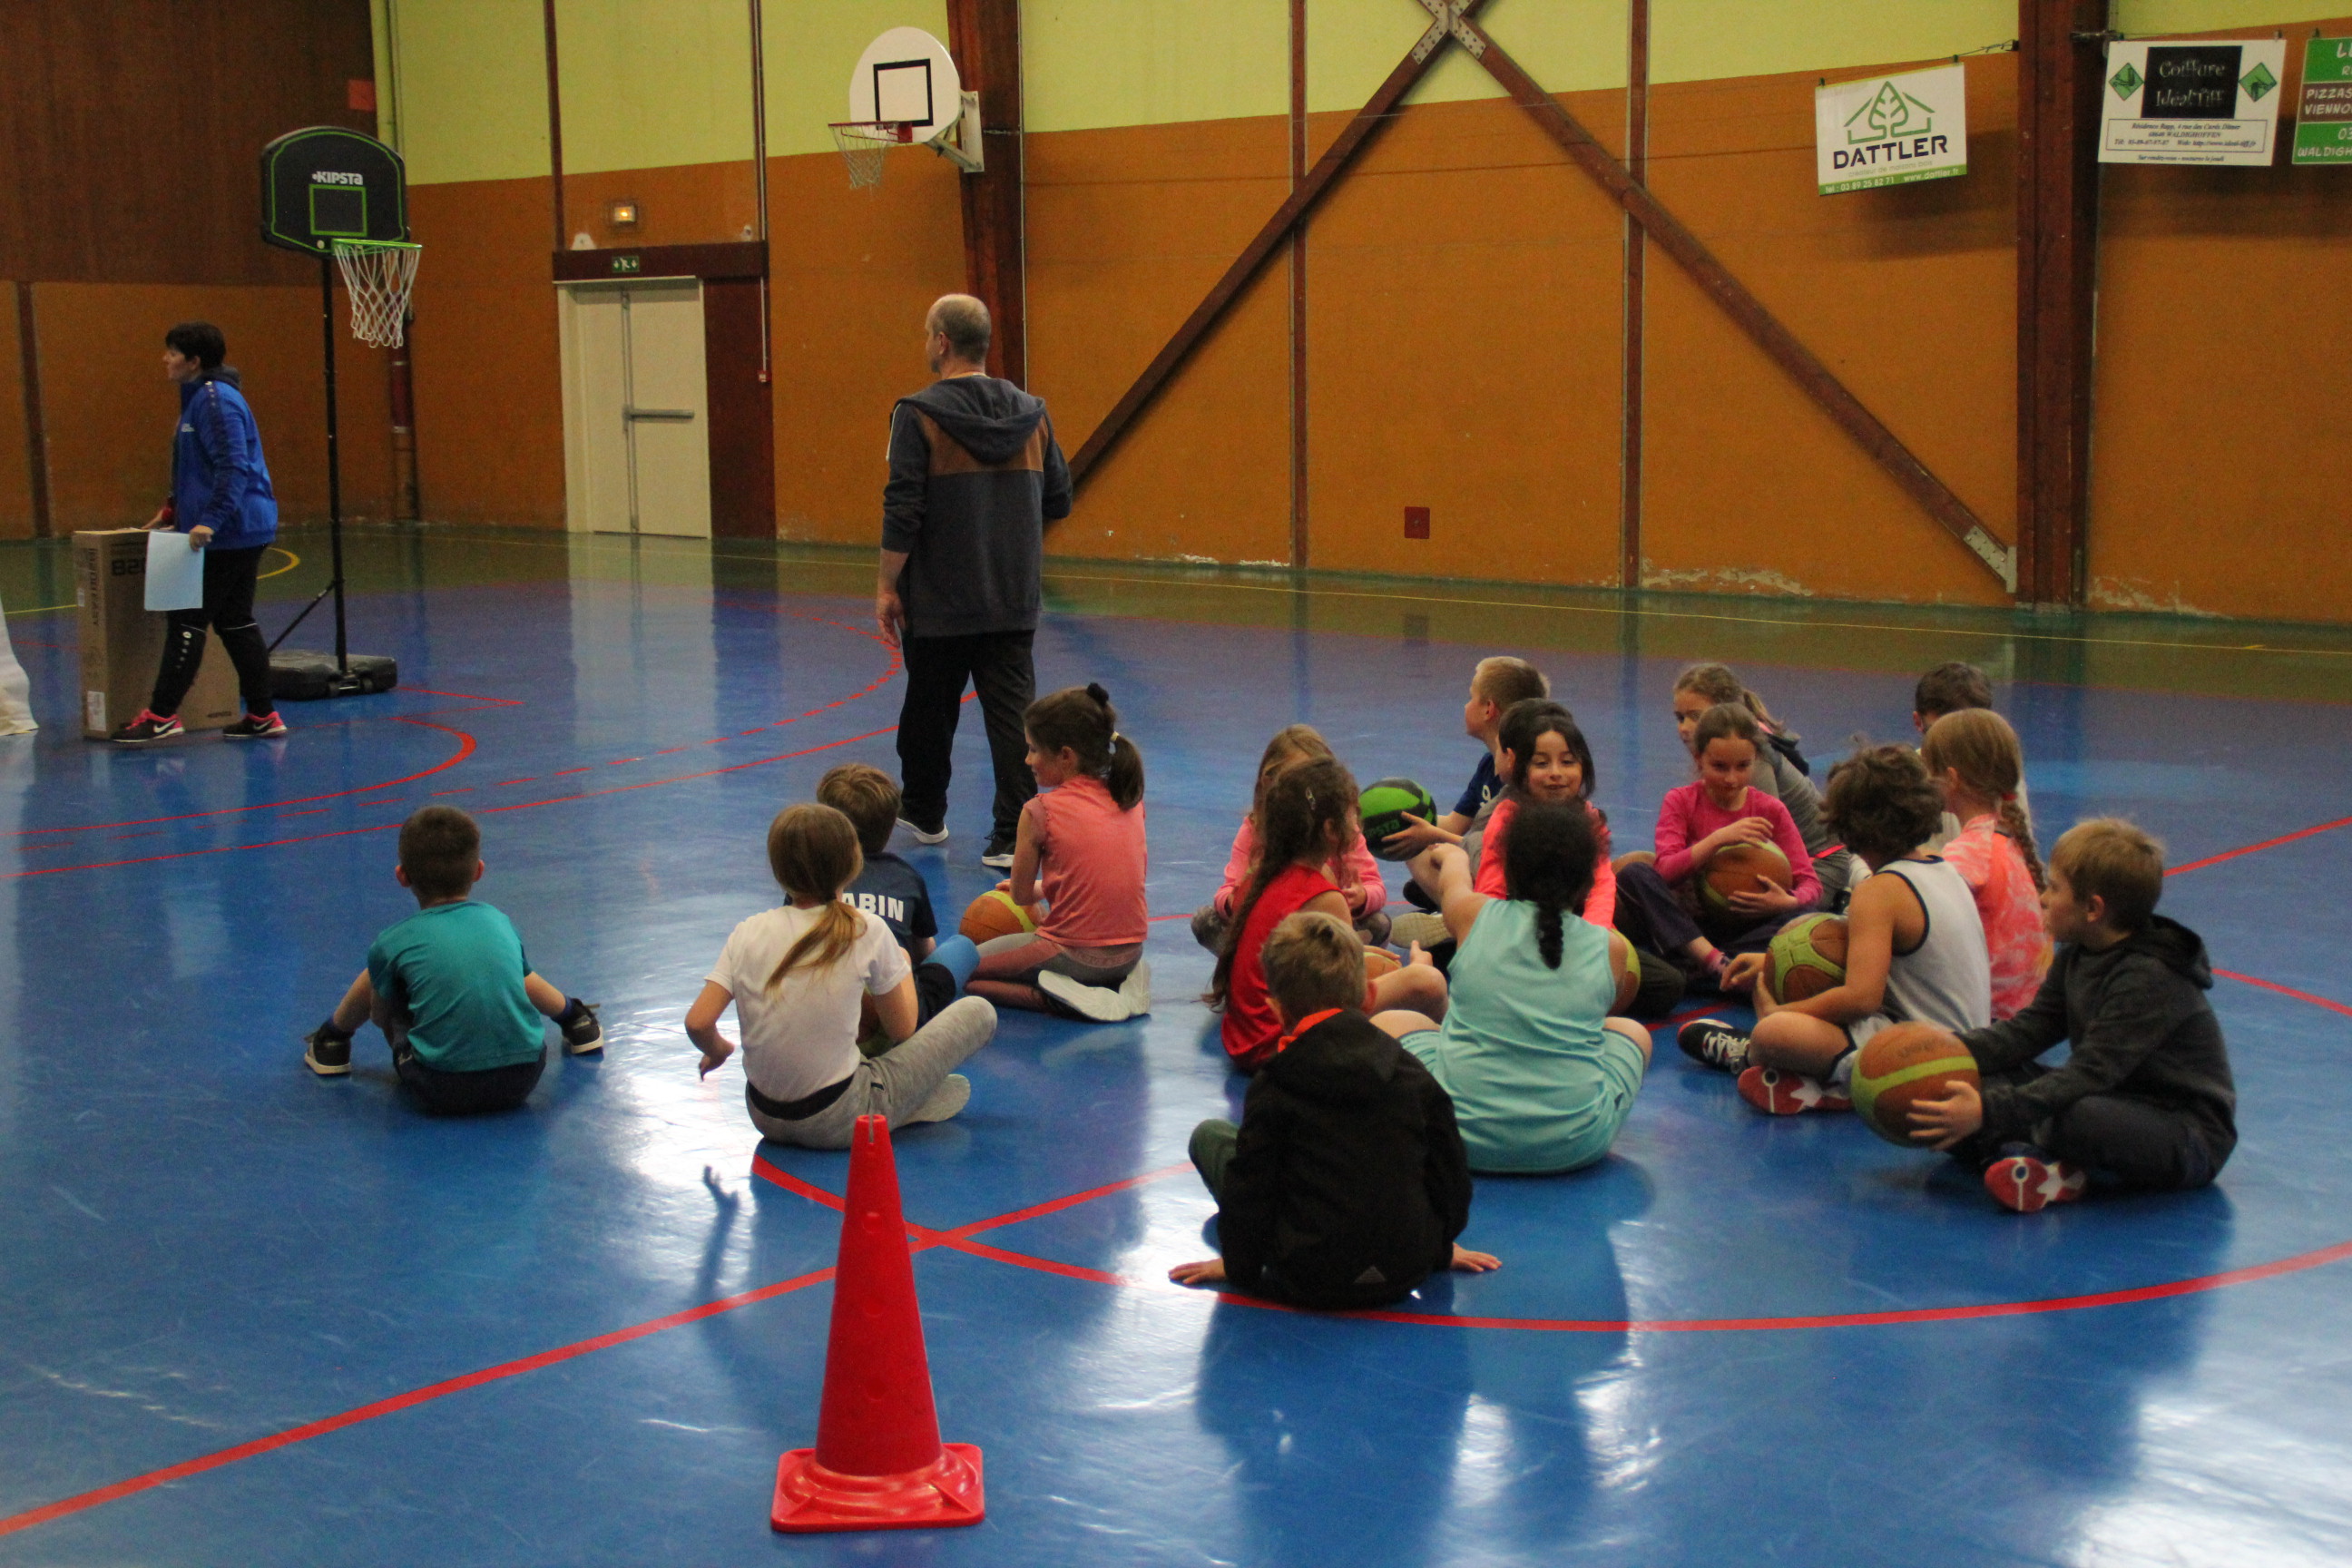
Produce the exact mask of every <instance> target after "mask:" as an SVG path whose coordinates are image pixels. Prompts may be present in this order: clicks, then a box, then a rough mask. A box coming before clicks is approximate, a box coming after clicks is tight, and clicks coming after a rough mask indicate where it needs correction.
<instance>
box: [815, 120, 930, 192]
mask: <svg viewBox="0 0 2352 1568" xmlns="http://www.w3.org/2000/svg"><path fill="white" fill-rule="evenodd" d="M914 140H915V128H914V127H913V126H912V125H910V124H908V122H907V121H903V120H836V121H833V144H834V145H835V147H837V148H839V149H840V150H841V161H842V162H843V163H846V164H847V165H849V188H850V189H851V190H853V191H862V190H865V189H866V187H867V186H869V185H878V184H881V183H882V170H883V167H884V160H885V158H886V156H887V153H889V151H890V149H891V148H893V147H904V146H907V145H908V144H909V143H910V142H913V141H914Z"/></svg>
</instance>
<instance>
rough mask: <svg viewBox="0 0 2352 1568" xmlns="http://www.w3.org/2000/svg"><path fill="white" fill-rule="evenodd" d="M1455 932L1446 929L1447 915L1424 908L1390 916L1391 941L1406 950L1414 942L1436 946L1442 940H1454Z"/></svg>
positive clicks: (1409, 948)
mask: <svg viewBox="0 0 2352 1568" xmlns="http://www.w3.org/2000/svg"><path fill="white" fill-rule="evenodd" d="M1453 940H1454V933H1453V932H1452V931H1447V930H1446V929H1445V917H1444V916H1443V915H1433V914H1431V913H1429V912H1428V911H1426V910H1413V911H1412V913H1411V914H1404V915H1391V916H1390V917H1389V941H1390V942H1391V943H1393V944H1394V945H1396V946H1398V947H1401V948H1403V949H1404V950H1405V951H1406V952H1412V944H1413V943H1414V942H1419V943H1421V945H1422V946H1423V947H1435V946H1436V945H1437V944H1438V943H1439V942H1452V941H1453Z"/></svg>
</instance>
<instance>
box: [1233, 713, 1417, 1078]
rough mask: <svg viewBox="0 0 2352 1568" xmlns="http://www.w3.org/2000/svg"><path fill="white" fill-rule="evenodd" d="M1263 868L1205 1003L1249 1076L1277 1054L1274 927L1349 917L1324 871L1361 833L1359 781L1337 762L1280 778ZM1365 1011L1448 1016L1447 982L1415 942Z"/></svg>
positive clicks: (1265, 815)
mask: <svg viewBox="0 0 2352 1568" xmlns="http://www.w3.org/2000/svg"><path fill="white" fill-rule="evenodd" d="M1258 826H1259V832H1260V837H1259V839H1258V853H1257V868H1256V870H1255V871H1254V872H1253V873H1252V874H1251V876H1250V879H1249V884H1248V886H1246V887H1245V888H1244V889H1242V892H1241V896H1240V897H1239V898H1237V899H1235V900H1234V913H1233V918H1232V920H1231V921H1229V922H1228V923H1227V925H1226V927H1225V945H1224V947H1223V950H1222V951H1221V952H1219V953H1218V954H1217V969H1216V974H1215V976H1214V977H1213V980H1212V981H1211V983H1210V988H1209V996H1208V1001H1209V1004H1210V1005H1212V1006H1221V1007H1223V1009H1224V1014H1225V1016H1224V1022H1223V1026H1222V1030H1221V1033H1222V1036H1223V1040H1224V1047H1225V1054H1226V1055H1227V1056H1228V1057H1229V1058H1232V1061H1233V1065H1234V1067H1235V1068H1239V1069H1240V1070H1241V1071H1243V1072H1255V1071H1256V1070H1257V1069H1258V1068H1261V1067H1263V1066H1264V1065H1265V1060H1266V1058H1268V1057H1270V1056H1271V1055H1273V1053H1274V1048H1275V1043H1276V1040H1277V1039H1278V1038H1279V1037H1281V1034H1282V1025H1281V1020H1280V1019H1278V1018H1277V1017H1276V1016H1275V1011H1274V1007H1273V1005H1272V1003H1271V1002H1270V1000H1269V999H1268V997H1267V995H1266V989H1265V969H1264V968H1263V967H1262V965H1261V962H1260V950H1261V949H1262V948H1264V947H1265V939H1266V937H1267V936H1268V935H1269V934H1270V933H1271V932H1272V931H1273V930H1274V928H1275V927H1276V926H1277V925H1279V924H1281V923H1282V921H1285V920H1286V919H1288V918H1289V917H1290V916H1291V915H1294V914H1296V913H1297V912H1298V911H1299V910H1314V911H1316V912H1317V913H1319V914H1328V915H1329V916H1330V917H1331V918H1332V919H1334V920H1339V921H1344V920H1346V919H1347V918H1348V900H1347V899H1346V898H1345V897H1344V896H1343V895H1342V894H1341V893H1340V891H1339V888H1338V886H1337V885H1336V884H1334V883H1333V882H1332V880H1331V877H1330V874H1329V872H1328V871H1327V870H1326V869H1325V868H1326V867H1328V866H1329V865H1330V863H1331V862H1332V860H1333V859H1335V858H1338V857H1339V855H1340V854H1341V853H1342V852H1343V851H1344V850H1345V849H1346V847H1347V845H1348V843H1349V840H1350V839H1351V838H1355V837H1360V836H1361V835H1360V828H1359V827H1358V826H1357V818H1356V781H1355V779H1354V777H1353V776H1352V775H1350V774H1349V772H1348V770H1347V769H1346V768H1345V767H1344V766H1342V765H1341V764H1340V763H1339V760H1338V759H1337V758H1334V757H1310V758H1308V759H1307V761H1306V762H1303V763H1292V764H1291V765H1290V766H1289V767H1287V768H1285V769H1284V770H1283V771H1282V772H1281V773H1277V774H1276V775H1275V780H1274V783H1273V784H1271V785H1269V786H1267V789H1266V792H1265V805H1264V807H1263V808H1262V809H1261V811H1260V813H1259V824H1258ZM1365 1000H1366V1001H1367V1004H1368V1005H1367V1006H1366V1008H1365V1010H1366V1011H1367V1012H1377V1011H1379V1010H1381V1008H1387V1007H1412V1008H1414V1009H1416V1010H1418V1011H1420V1012H1423V1013H1426V1014H1432V1015H1436V1016H1443V1015H1444V1011H1445V976H1444V975H1443V974H1440V973H1438V972H1437V971H1436V969H1435V968H1433V966H1432V965H1431V964H1430V962H1429V955H1428V954H1427V953H1425V952H1423V951H1422V950H1421V948H1420V947H1419V946H1418V945H1416V946H1414V948H1413V949H1412V962H1411V963H1406V964H1405V965H1404V966H1403V967H1402V968H1399V969H1396V970H1392V971H1391V972H1390V973H1386V974H1383V975H1381V977H1380V978H1379V979H1378V980H1375V981H1373V982H1372V983H1371V985H1370V991H1369V994H1368V995H1367V997H1366V998H1365Z"/></svg>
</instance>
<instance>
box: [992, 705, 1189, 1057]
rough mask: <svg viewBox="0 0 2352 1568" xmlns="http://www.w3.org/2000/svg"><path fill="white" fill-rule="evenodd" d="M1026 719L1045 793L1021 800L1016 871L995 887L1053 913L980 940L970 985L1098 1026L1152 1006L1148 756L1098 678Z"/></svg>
mask: <svg viewBox="0 0 2352 1568" xmlns="http://www.w3.org/2000/svg"><path fill="white" fill-rule="evenodd" d="M1021 723H1022V728H1023V729H1024V731H1026V732H1027V735H1028V738H1029V771H1030V772H1031V773H1035V774H1036V775H1037V787H1038V789H1039V790H1040V791H1041V792H1042V793H1041V794H1039V795H1036V796H1034V798H1033V799H1031V801H1030V802H1029V804H1028V805H1024V806H1023V807H1022V808H1021V829H1020V833H1019V836H1018V837H1016V838H1015V840H1014V842H1013V874H1012V875H1011V876H1010V877H1008V878H1006V879H1004V880H1003V881H1002V882H999V883H998V884H997V887H998V888H999V889H1001V890H1003V891H1005V892H1009V893H1011V894H1012V895H1013V902H1014V903H1016V904H1019V905H1021V906H1022V907H1023V908H1024V909H1025V908H1027V907H1028V906H1029V905H1031V904H1033V903H1035V902H1036V901H1037V900H1038V899H1039V898H1040V897H1042V898H1044V900H1045V919H1044V920H1043V921H1040V922H1039V923H1038V926H1037V929H1036V931H1034V932H1033V933H1029V934H1026V935H1019V934H1016V935H1013V936H1000V937H997V938H995V939H994V940H992V941H990V942H982V944H981V948H980V967H979V968H978V969H976V970H974V971H973V972H972V978H971V984H970V985H969V986H968V987H967V989H968V990H970V991H971V993H972V994H974V995H976V996H986V997H988V998H990V999H991V1000H992V1001H994V1002H996V1003H998V1004H999V1005H1003V1006H1009V1007H1022V1008H1026V1009H1028V1010H1029V1011H1031V1012H1060V1013H1066V1014H1068V1015H1071V1016H1076V1017H1081V1018H1091V1019H1093V1020H1094V1021H1095V1022H1097V1023H1100V1024H1110V1023H1117V1022H1118V1020H1120V1019H1122V1018H1132V1017H1134V1016H1137V1015H1138V1014H1142V1013H1149V1012H1150V1011H1151V966H1150V964H1148V963H1144V962H1143V942H1144V938H1145V937H1146V936H1148V935H1149V934H1150V923H1149V922H1150V909H1149V907H1148V906H1147V905H1146V904H1145V902H1144V893H1143V878H1144V873H1145V871H1146V870H1147V869H1148V868H1149V864H1150V848H1149V847H1147V845H1146V843H1145V839H1144V832H1143V753H1142V752H1139V751H1137V750H1136V747H1135V742H1132V741H1130V740H1129V739H1128V738H1127V737H1126V736H1124V735H1122V734H1120V733H1119V732H1118V713H1117V712H1116V711H1114V710H1112V708H1111V705H1110V693H1109V692H1108V691H1106V690H1104V689H1102V688H1101V687H1099V686H1087V687H1083V688H1081V687H1076V686H1073V687H1069V688H1066V689H1063V690H1060V691H1056V692H1054V693H1052V694H1051V695H1049V696H1045V697H1040V698H1039V699H1037V700H1036V701H1034V702H1032V703H1031V704H1029V710H1028V711H1027V712H1026V713H1024V715H1022V720H1021ZM1041 889H1042V892H1041Z"/></svg>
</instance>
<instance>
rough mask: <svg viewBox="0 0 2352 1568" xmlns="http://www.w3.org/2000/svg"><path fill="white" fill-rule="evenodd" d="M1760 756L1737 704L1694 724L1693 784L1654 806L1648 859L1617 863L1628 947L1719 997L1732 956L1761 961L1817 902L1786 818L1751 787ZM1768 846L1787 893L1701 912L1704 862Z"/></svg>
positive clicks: (1806, 858) (1752, 726) (1740, 897)
mask: <svg viewBox="0 0 2352 1568" xmlns="http://www.w3.org/2000/svg"><path fill="white" fill-rule="evenodd" d="M1763 746H1764V739H1763V731H1761V730H1759V728H1757V724H1756V716H1755V715H1754V714H1752V713H1750V712H1749V711H1748V710H1747V708H1746V707H1744V706H1742V705H1741V704H1739V703H1736V702H1725V703H1719V704H1717V706H1715V707H1713V708H1710V709H1708V710H1706V712H1705V713H1702V714H1700V715H1699V718H1698V721H1697V723H1696V724H1694V725H1693V726H1692V727H1691V755H1692V760H1693V761H1694V762H1696V763H1697V765H1698V773H1699V777H1698V782H1697V783H1696V784H1683V785H1681V786H1680V787H1678V788H1675V789H1671V790H1668V791H1667V792H1666V797H1665V799H1664V800H1662V801H1660V802H1659V803H1658V828H1657V834H1656V837H1655V838H1654V840H1653V842H1654V844H1655V846H1656V848H1655V850H1654V853H1653V856H1652V858H1651V859H1649V860H1648V861H1643V860H1639V859H1636V858H1633V857H1632V856H1627V857H1626V858H1624V859H1622V860H1620V861H1619V862H1618V863H1617V929H1618V930H1619V931H1622V932H1623V933H1624V935H1625V940H1626V941H1628V942H1632V943H1633V946H1634V947H1635V948H1636V949H1638V950H1639V951H1641V952H1656V953H1664V954H1665V955H1666V956H1667V957H1669V958H1674V959H1676V960H1678V961H1680V962H1681V963H1683V965H1684V966H1685V970H1686V972H1687V973H1690V974H1691V975H1692V977H1693V978H1694V979H1695V980H1696V981H1698V982H1700V983H1702V984H1711V985H1715V986H1717V987H1718V988H1721V987H1725V986H1727V984H1728V982H1727V980H1726V978H1725V965H1726V964H1727V963H1728V962H1729V954H1730V953H1760V952H1763V950H1764V948H1765V946H1766V944H1767V943H1769V942H1771V940H1772V937H1773V933H1775V932H1776V931H1779V930H1780V928H1781V927H1782V926H1784V925H1786V924H1788V923H1789V922H1790V921H1791V920H1794V919H1795V918H1796V917H1797V916H1798V915H1800V914H1801V913H1803V912H1804V911H1805V910H1809V909H1811V908H1812V907H1813V903H1814V901H1815V900H1817V899H1819V898H1820V896H1821V883H1820V881H1819V880H1818V879H1816V878H1815V877H1814V875H1813V862H1812V858H1811V856H1810V855H1808V854H1806V852H1805V841H1804V839H1803V837H1801V835H1800V834H1799V833H1798V832H1797V825H1796V822H1795V821H1794V819H1792V818H1791V817H1790V816H1789V808H1788V807H1787V806H1785V805H1781V804H1780V801H1778V800H1777V799H1775V798H1773V797H1772V796H1771V795H1767V794H1766V793H1765V792H1764V791H1762V790H1760V789H1756V788H1753V787H1751V786H1750V784H1749V783H1748V781H1749V779H1750V777H1751V776H1752V774H1753V773H1754V771H1755V767H1756V757H1757V754H1758V753H1759V752H1760V751H1762V749H1763ZM1765 843H1769V844H1773V845H1777V846H1778V847H1780V853H1781V854H1782V855H1783V856H1785V857H1786V858H1787V859H1788V862H1789V874H1790V884H1789V886H1788V887H1785V888H1783V887H1780V885H1778V884H1777V883H1770V884H1769V885H1768V887H1767V888H1765V889H1762V890H1754V889H1742V890H1740V891H1738V892H1736V893H1733V894H1731V895H1730V900H1729V901H1730V905H1731V907H1730V909H1729V910H1727V911H1722V910H1708V909H1707V908H1706V904H1705V901H1704V900H1702V899H1701V898H1700V897H1699V895H1698V892H1697V889H1696V881H1697V879H1698V878H1699V877H1700V876H1702V875H1704V874H1705V871H1706V862H1707V860H1708V858H1710V857H1711V856H1713V855H1714V854H1715V853H1716V851H1717V850H1718V849H1721V848H1724V847H1726V846H1728V845H1732V844H1765ZM1768 880H1769V879H1768Z"/></svg>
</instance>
